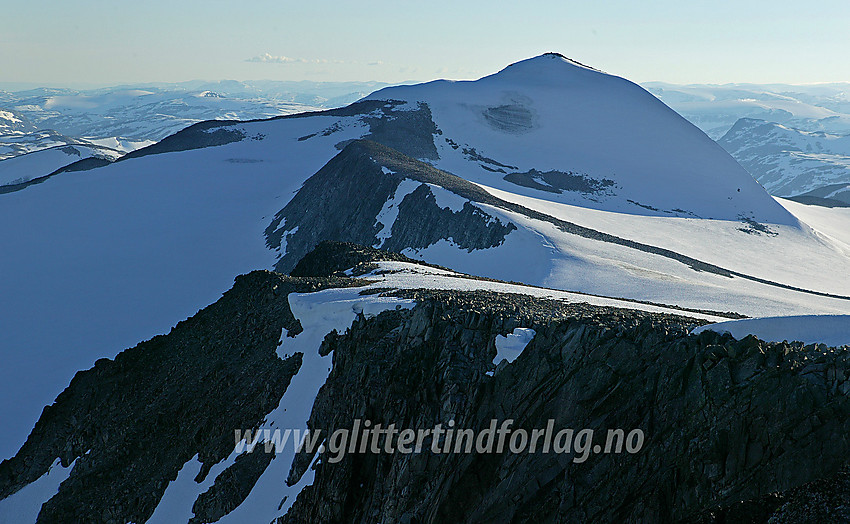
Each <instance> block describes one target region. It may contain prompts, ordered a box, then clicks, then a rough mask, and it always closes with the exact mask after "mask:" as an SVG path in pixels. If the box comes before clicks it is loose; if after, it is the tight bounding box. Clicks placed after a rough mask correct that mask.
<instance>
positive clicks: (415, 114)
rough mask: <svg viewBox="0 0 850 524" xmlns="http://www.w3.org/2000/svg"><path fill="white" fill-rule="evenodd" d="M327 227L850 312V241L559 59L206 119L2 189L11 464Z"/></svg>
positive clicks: (496, 267) (594, 287)
mask: <svg viewBox="0 0 850 524" xmlns="http://www.w3.org/2000/svg"><path fill="white" fill-rule="evenodd" d="M216 92H217V91H216ZM61 96H64V95H55V94H54V95H51V97H53V98H54V99H56V98H57V97H59V98H61ZM135 96H138V97H141V98H144V97H147V96H154V98H155V96H156V95H155V94H154V95H143V94H137V95H135ZM75 100H76V101H77V102H79V99H75ZM198 100H204V101H206V100H213V101H214V102H213V103H226V102H221V100H225V101H226V100H227V98H224V99H219V98H217V97H214V96H206V95H205V96H203V97H198ZM56 103H57V104H58V103H60V102H59V101H57V102H56ZM61 103H65V104H68V103H69V102H67V101H63V102H61ZM75 103H76V102H75ZM104 107H105V106H104ZM791 204H794V203H791ZM795 205H798V204H795ZM788 207H789V208H790V209H792V210H793V209H795V208H794V207H793V206H791V205H789V206H788ZM808 207H809V206H802V208H803V209H808ZM824 211H834V210H828V209H824ZM323 240H340V241H349V242H357V243H360V244H364V245H367V246H375V247H381V248H383V249H387V250H391V251H396V252H401V253H404V254H406V255H408V256H410V257H411V258H415V259H422V260H427V261H430V262H433V263H436V264H440V265H442V266H445V267H448V268H450V269H451V270H454V271H461V272H464V273H469V274H472V275H476V276H481V277H490V278H497V279H502V280H506V281H517V282H522V283H523V284H525V285H527V286H540V287H544V288H548V289H549V290H554V291H558V292H560V291H563V292H572V293H587V294H593V295H597V297H596V298H594V299H593V300H602V298H601V297H611V298H618V299H627V301H628V302H631V303H634V301H644V302H652V303H655V304H666V305H667V307H668V308H669V307H673V308H689V309H700V310H710V311H713V312H729V311H733V312H737V313H740V314H744V315H761V316H766V315H782V314H810V313H831V314H846V313H848V312H850V282H848V281H847V279H846V278H845V277H844V275H846V274H847V273H848V272H850V258H848V254H850V247H848V245H847V244H846V243H844V242H843V241H841V240H839V239H837V238H836V237H835V235H832V234H827V233H824V232H822V231H820V230H819V229H818V227H817V226H816V225H812V224H807V223H806V221H805V219H804V220H801V219H800V218H799V217H798V216H797V215H796V214H795V212H792V211H788V210H787V209H786V207H785V205H784V204H780V203H779V202H777V201H776V200H775V199H774V198H772V197H771V196H770V195H768V194H767V192H766V191H765V190H764V189H763V188H762V187H761V186H760V185H759V184H758V183H756V182H755V181H754V180H753V178H752V177H751V176H750V175H749V174H748V173H747V172H746V171H745V170H744V169H743V168H742V167H741V166H740V165H739V164H738V163H737V162H735V160H734V159H733V158H732V157H731V156H729V154H728V153H726V151H724V149H723V148H721V147H720V146H719V145H717V143H715V142H714V141H712V140H711V139H710V138H708V137H707V136H706V135H705V134H704V133H703V132H701V131H700V130H699V129H697V128H696V127H694V126H693V125H692V124H690V123H689V122H688V121H686V120H685V119H684V118H682V117H681V116H679V115H678V114H676V113H675V112H674V111H673V110H671V109H670V108H668V107H667V106H665V105H664V104H663V103H661V102H660V101H659V100H658V99H657V98H655V97H654V96H652V95H651V94H650V93H648V92H647V91H645V90H644V89H642V88H641V87H639V86H637V85H636V84H633V83H632V82H629V81H628V80H625V79H623V78H619V77H616V76H612V75H608V74H605V73H602V72H599V71H597V70H594V69H592V68H589V67H586V66H583V65H581V64H578V63H576V62H574V61H571V60H569V59H566V58H564V57H562V56H560V55H555V54H547V55H543V56H539V57H536V58H533V59H529V60H524V61H522V62H518V63H516V64H513V65H511V66H508V67H507V68H505V69H504V70H502V71H500V72H499V73H496V74H494V75H491V76H488V77H485V78H482V79H480V80H477V81H469V82H449V81H438V82H430V83H427V84H421V85H416V86H402V87H392V88H386V89H382V90H380V91H378V92H376V93H373V94H371V95H370V96H368V97H366V98H365V99H363V100H361V101H359V102H355V103H353V104H351V105H349V106H346V107H342V108H337V109H332V110H325V111H318V112H308V113H302V114H293V115H284V116H279V117H275V118H273V119H269V120H263V121H254V122H236V121H210V122H201V123H198V124H194V125H192V126H190V127H188V128H186V129H184V130H182V131H179V132H177V133H176V134H174V135H171V136H169V137H167V138H165V139H163V140H161V141H159V142H157V143H156V144H153V145H151V146H148V147H146V148H142V149H139V150H136V151H134V152H132V153H129V154H127V155H125V156H124V157H122V158H121V159H120V160H118V161H116V162H114V163H111V164H109V165H107V166H105V167H99V168H94V169H88V170H82V171H76V172H73V173H67V174H62V175H61V176H55V177H52V178H50V179H49V180H46V181H45V182H44V183H41V184H35V185H31V186H29V187H26V188H24V189H22V190H20V191H16V192H11V193H6V194H0V245H2V246H4V249H3V250H2V252H0V267H2V270H3V272H4V274H6V275H13V278H6V279H2V280H0V296H3V297H4V300H3V301H2V302H0V318H3V319H4V336H3V341H2V352H3V354H4V355H9V357H8V358H7V361H6V362H5V364H6V365H4V366H2V367H0V397H2V398H4V399H12V400H13V401H10V402H7V403H5V404H4V405H2V406H0V409H2V412H0V418H2V419H3V420H4V421H5V420H9V421H15V422H14V423H13V424H12V423H10V424H9V427H8V428H7V429H6V430H5V431H4V433H3V435H2V440H0V456H10V455H11V454H13V453H14V452H15V451H16V450H17V448H18V447H19V446H20V445H21V443H22V442H23V440H24V438H25V437H26V435H27V433H28V432H29V430H30V428H31V427H32V426H33V424H34V422H35V420H36V419H37V418H38V415H39V413H41V409H42V407H43V406H44V405H46V404H49V403H50V402H51V401H52V400H53V399H54V398H55V397H56V395H57V394H58V393H59V392H60V391H62V389H63V388H64V387H65V386H66V385H67V384H68V382H69V381H70V378H71V377H72V376H73V374H74V373H75V372H76V371H77V370H79V369H85V368H88V367H90V366H92V365H93V363H94V362H95V361H96V360H97V359H99V358H102V357H113V356H114V355H115V354H116V352H117V351H118V350H120V349H122V348H126V347H132V346H133V345H135V344H136V343H137V342H139V341H140V340H144V339H147V338H150V337H152V336H153V335H156V334H160V333H165V332H167V331H168V330H169V329H170V328H171V326H173V325H174V324H175V323H176V322H178V321H180V320H182V319H185V318H187V317H189V316H190V315H192V314H194V313H195V312H196V311H197V310H198V309H199V308H201V307H204V306H206V305H208V304H210V303H212V302H214V301H216V300H217V299H218V298H219V296H220V295H221V293H222V292H224V291H225V290H227V289H229V288H230V286H231V283H232V282H233V278H234V276H236V275H238V274H242V273H246V272H248V271H251V270H253V269H271V268H277V269H278V270H281V271H290V270H292V269H293V268H294V267H295V265H296V263H297V261H298V260H300V259H301V258H302V257H303V256H304V255H305V254H306V253H308V252H309V251H311V250H312V249H313V248H314V247H315V246H316V245H317V244H318V243H319V242H320V241H323ZM429 279H433V276H432V275H425V276H423V277H422V278H421V279H419V280H417V282H419V283H420V284H421V283H422V282H427V281H428V280H429ZM554 291H553V292H554ZM588 300H590V298H589V299H588ZM618 303H620V302H618ZM340 307H343V308H348V309H346V311H348V312H349V313H350V312H351V309H350V308H351V305H350V304H343V305H342V306H340ZM317 314H318V313H317ZM701 314H705V315H709V316H711V317H712V318H715V317H716V316H717V315H715V314H714V313H711V312H703V313H701ZM346 315H347V316H345V319H346V322H349V323H350V320H349V316H350V315H348V313H346ZM721 316H722V315H721ZM335 325H336V324H335ZM339 325H340V326H343V327H344V326H345V325H347V324H345V323H339ZM44 326H50V329H44ZM278 331H279V330H278ZM314 335H315V336H316V337H318V340H321V336H323V333H319V332H316V333H315V334H314ZM311 336H312V335H311ZM22 376H25V377H32V378H28V379H27V381H26V382H25V383H22V382H21V381H20V380H17V378H18V377H22Z"/></svg>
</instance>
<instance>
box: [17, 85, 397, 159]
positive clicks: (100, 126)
mask: <svg viewBox="0 0 850 524" xmlns="http://www.w3.org/2000/svg"><path fill="white" fill-rule="evenodd" d="M385 85H386V84H383V83H380V82H338V83H321V82H272V81H265V82H250V83H249V82H237V81H221V82H183V83H176V84H165V83H153V84H144V85H127V86H116V87H110V88H102V89H95V90H89V91H77V90H72V89H55V88H39V89H31V90H27V91H18V92H14V93H10V92H3V91H0V159H3V158H9V157H11V156H15V155H19V154H23V153H27V152H31V151H35V150H38V149H44V148H47V147H55V146H59V145H69V144H70V145H89V146H91V145H99V146H104V147H109V148H113V149H117V150H120V151H124V152H126V151H132V150H134V149H138V148H139V147H143V146H145V145H149V144H151V143H153V142H156V141H158V140H160V139H162V138H165V137H166V136H168V135H170V134H172V133H175V132H177V131H179V130H180V129H183V128H184V127H186V126H188V125H191V124H193V123H195V122H199V121H202V120H213V119H232V120H250V119H255V118H268V117H271V116H275V115H281V114H289V113H295V112H300V111H307V110H310V109H316V108H328V107H338V106H341V105H345V104H348V103H351V102H353V101H355V100H357V99H359V98H362V97H363V96H365V95H367V94H369V93H371V92H372V91H374V90H375V89H380V88H381V87H384V86H385Z"/></svg>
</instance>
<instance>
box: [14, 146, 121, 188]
mask: <svg viewBox="0 0 850 524" xmlns="http://www.w3.org/2000/svg"><path fill="white" fill-rule="evenodd" d="M123 154H124V152H123V151H119V150H116V149H111V148H108V147H101V146H97V145H64V146H54V147H50V148H47V149H40V150H38V151H33V152H32V153H27V154H25V155H20V156H16V157H12V158H7V159H5V160H0V191H3V189H4V188H6V189H11V188H12V186H21V185H23V184H26V183H27V182H31V181H33V180H37V179H39V178H42V177H45V176H47V175H50V174H53V173H55V172H56V171H58V170H60V169H62V168H66V167H68V166H70V165H71V164H76V163H77V162H80V161H82V160H86V159H98V160H103V161H105V162H114V161H115V160H117V159H118V158H120V157H121V156H122V155H123ZM69 169H73V168H72V167H71V168H69Z"/></svg>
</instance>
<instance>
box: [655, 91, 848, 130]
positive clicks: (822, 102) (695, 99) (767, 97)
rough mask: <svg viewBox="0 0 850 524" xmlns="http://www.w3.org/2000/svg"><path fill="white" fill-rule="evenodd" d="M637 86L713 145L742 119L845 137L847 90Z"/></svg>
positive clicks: (846, 128) (846, 127)
mask: <svg viewBox="0 0 850 524" xmlns="http://www.w3.org/2000/svg"><path fill="white" fill-rule="evenodd" d="M642 85H643V86H644V87H645V88H646V89H647V90H648V91H649V92H651V93H652V94H654V95H655V96H657V97H658V98H659V99H660V100H661V101H663V102H664V103H665V104H667V105H669V106H670V107H672V108H673V109H675V110H676V111H677V112H678V113H679V114H681V115H682V116H684V117H685V118H687V119H688V120H689V121H691V122H692V123H693V124H694V125H696V126H697V127H699V128H700V129H702V130H703V131H705V132H706V133H707V134H708V135H709V136H710V137H712V138H714V139H715V140H716V139H719V138H720V137H722V136H723V135H724V134H725V133H726V132H727V131H729V129H730V128H731V127H732V125H733V124H735V122H737V121H738V120H739V119H741V118H751V119H757V120H765V121H767V122H775V123H778V124H782V125H785V126H788V127H794V128H797V129H801V130H804V131H824V132H826V133H834V134H850V84H812V85H787V84H763V85H759V84H723V85H700V84H694V85H674V84H666V83H663V82H647V83H644V84H642Z"/></svg>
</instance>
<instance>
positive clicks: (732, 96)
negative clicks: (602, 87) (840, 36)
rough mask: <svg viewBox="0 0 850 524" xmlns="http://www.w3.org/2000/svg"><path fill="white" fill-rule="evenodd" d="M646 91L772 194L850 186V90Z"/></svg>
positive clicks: (742, 87) (653, 86)
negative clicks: (739, 165) (679, 115)
mask: <svg viewBox="0 0 850 524" xmlns="http://www.w3.org/2000/svg"><path fill="white" fill-rule="evenodd" d="M644 87H646V88H647V89H648V90H649V91H650V92H651V93H653V94H654V95H656V96H657V97H658V98H660V99H661V100H662V101H664V103H666V104H667V105H669V106H670V107H672V108H673V109H675V110H676V111H677V112H678V113H679V114H681V115H682V116H684V117H685V118H687V119H688V120H690V121H691V122H692V123H694V124H695V125H696V126H698V127H699V128H700V129H702V130H703V131H705V132H706V133H707V134H708V135H709V136H711V137H712V138H714V139H715V140H717V141H718V143H719V144H720V145H722V146H723V147H724V148H725V149H726V150H727V151H729V153H730V154H731V155H732V156H733V157H735V159H736V160H737V161H738V162H740V163H741V165H742V166H744V167H745V168H746V169H747V171H749V172H750V174H752V175H753V177H755V179H756V180H758V181H759V183H761V184H762V185H763V186H764V187H765V188H766V189H767V190H768V191H769V192H770V193H771V194H773V195H776V196H795V195H800V194H802V193H808V192H811V191H815V192H821V190H822V188H824V187H825V186H831V185H833V184H847V183H850V84H816V85H782V84H770V85H753V84H726V85H688V86H677V85H670V84H663V83H658V82H653V83H647V84H644ZM808 202H809V203H815V202H816V200H813V199H809V200H808Z"/></svg>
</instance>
